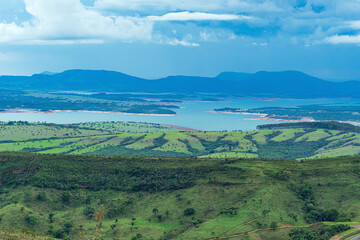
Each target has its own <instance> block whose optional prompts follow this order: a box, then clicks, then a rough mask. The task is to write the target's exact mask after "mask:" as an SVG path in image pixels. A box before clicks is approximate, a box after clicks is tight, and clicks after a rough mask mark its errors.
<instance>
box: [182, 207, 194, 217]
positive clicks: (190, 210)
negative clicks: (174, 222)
mask: <svg viewBox="0 0 360 240" xmlns="http://www.w3.org/2000/svg"><path fill="white" fill-rule="evenodd" d="M194 214H195V209H193V208H187V209H185V210H184V215H185V216H191V215H194Z"/></svg>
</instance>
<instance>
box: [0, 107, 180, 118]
mask: <svg viewBox="0 0 360 240" xmlns="http://www.w3.org/2000/svg"><path fill="white" fill-rule="evenodd" d="M73 112H82V113H108V114H109V113H110V114H122V115H138V116H157V117H162V116H164V117H172V116H176V115H178V114H177V113H175V114H156V113H127V112H112V111H91V110H52V111H38V110H34V109H6V110H4V111H1V112H0V113H45V114H56V113H73Z"/></svg>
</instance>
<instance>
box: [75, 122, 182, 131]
mask: <svg viewBox="0 0 360 240" xmlns="http://www.w3.org/2000/svg"><path fill="white" fill-rule="evenodd" d="M76 125H77V126H79V127H82V128H90V129H96V130H105V131H110V132H114V133H118V132H126V133H163V132H177V131H179V129H177V128H173V127H170V126H164V125H160V124H154V123H136V122H95V123H82V124H76Z"/></svg>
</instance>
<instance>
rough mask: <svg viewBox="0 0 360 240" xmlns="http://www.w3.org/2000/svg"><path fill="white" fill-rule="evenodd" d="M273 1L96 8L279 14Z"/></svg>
mask: <svg viewBox="0 0 360 240" xmlns="http://www.w3.org/2000/svg"><path fill="white" fill-rule="evenodd" d="M276 2H277V1H271V0H211V1H209V0H97V1H96V2H95V4H94V6H95V7H96V8H98V9H106V10H114V9H118V10H132V11H135V12H144V11H184V10H185V11H225V12H234V11H235V12H239V11H241V12H278V11H281V10H282V9H281V8H280V7H279V6H278V4H277V3H276Z"/></svg>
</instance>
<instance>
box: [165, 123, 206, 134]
mask: <svg viewBox="0 0 360 240" xmlns="http://www.w3.org/2000/svg"><path fill="white" fill-rule="evenodd" d="M160 125H161V126H166V127H173V128H176V129H179V130H182V131H185V132H201V131H200V130H197V129H193V128H187V127H180V126H176V125H170V124H160Z"/></svg>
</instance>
